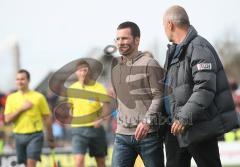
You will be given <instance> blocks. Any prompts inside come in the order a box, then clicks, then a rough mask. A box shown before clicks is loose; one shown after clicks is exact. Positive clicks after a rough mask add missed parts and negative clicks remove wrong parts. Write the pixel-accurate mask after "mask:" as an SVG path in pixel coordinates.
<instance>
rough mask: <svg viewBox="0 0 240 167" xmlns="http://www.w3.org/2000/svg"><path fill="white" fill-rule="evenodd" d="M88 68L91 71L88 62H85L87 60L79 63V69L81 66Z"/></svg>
mask: <svg viewBox="0 0 240 167" xmlns="http://www.w3.org/2000/svg"><path fill="white" fill-rule="evenodd" d="M83 65H84V66H86V67H88V68H89V70H90V65H89V63H88V62H87V61H85V60H80V61H79V62H77V68H78V67H79V66H83Z"/></svg>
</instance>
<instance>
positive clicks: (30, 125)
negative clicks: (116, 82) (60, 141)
mask: <svg viewBox="0 0 240 167" xmlns="http://www.w3.org/2000/svg"><path fill="white" fill-rule="evenodd" d="M26 100H27V101H30V102H31V103H32V104H33V106H32V108H31V109H29V110H27V111H24V112H22V113H21V114H20V115H19V117H18V118H17V119H16V120H15V121H14V122H13V132H14V133H19V134H26V133H34V132H38V131H42V130H43V120H42V119H43V117H42V116H43V115H49V114H50V110H49V107H48V103H47V101H46V99H45V97H44V96H43V95H42V94H41V93H39V92H36V91H32V90H30V91H28V92H26V93H24V94H23V93H21V92H20V91H17V92H15V93H12V94H10V95H9V96H8V97H7V101H6V106H5V112H4V114H5V115H7V114H10V113H14V112H16V110H18V109H20V108H21V107H22V105H23V104H24V102H25V101H26Z"/></svg>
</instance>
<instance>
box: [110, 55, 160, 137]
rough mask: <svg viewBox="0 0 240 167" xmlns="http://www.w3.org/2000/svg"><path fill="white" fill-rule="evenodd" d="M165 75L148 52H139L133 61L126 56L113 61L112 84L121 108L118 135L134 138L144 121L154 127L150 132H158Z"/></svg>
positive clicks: (119, 108)
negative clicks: (139, 125)
mask: <svg viewBox="0 0 240 167" xmlns="http://www.w3.org/2000/svg"><path fill="white" fill-rule="evenodd" d="M163 74H164V72H163V69H162V68H161V67H160V65H159V64H158V62H157V61H156V60H154V59H153V58H152V56H151V55H149V54H148V53H146V52H145V53H142V52H139V53H138V55H136V56H135V57H134V58H133V59H132V60H129V61H128V60H127V59H126V58H124V57H123V56H122V57H119V58H116V59H114V60H113V63H112V74H111V75H112V85H113V88H114V90H115V93H116V96H117V105H118V114H117V130H116V133H118V134H124V135H133V134H134V133H135V130H136V127H137V125H138V124H139V123H140V122H141V121H143V122H145V123H148V124H150V125H151V126H150V127H151V128H150V132H153V131H156V130H157V128H156V127H157V118H158V117H159V115H160V112H161V108H162V95H163V84H162V79H163ZM154 125H155V126H154Z"/></svg>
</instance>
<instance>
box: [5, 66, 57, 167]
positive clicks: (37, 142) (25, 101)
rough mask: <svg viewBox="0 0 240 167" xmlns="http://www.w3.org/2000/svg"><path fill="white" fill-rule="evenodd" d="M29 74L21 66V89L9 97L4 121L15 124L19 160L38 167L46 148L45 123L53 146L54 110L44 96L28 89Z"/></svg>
mask: <svg viewBox="0 0 240 167" xmlns="http://www.w3.org/2000/svg"><path fill="white" fill-rule="evenodd" d="M29 81H30V74H29V72H28V71H27V70H24V69H21V70H19V71H18V73H17V77H16V85H17V88H18V91H17V92H15V93H12V94H10V95H9V96H8V97H7V101H6V107H5V113H4V115H5V122H6V123H11V122H12V123H13V132H14V138H15V142H16V152H17V159H18V163H19V164H22V163H24V164H25V165H26V167H35V166H36V163H37V161H40V160H41V159H40V156H41V149H42V147H43V140H44V136H43V125H45V126H46V129H47V137H48V144H49V147H51V148H54V138H53V134H52V121H51V112H50V110H49V107H48V104H47V101H46V99H45V97H44V96H43V95H42V94H40V93H39V92H36V91H33V90H29Z"/></svg>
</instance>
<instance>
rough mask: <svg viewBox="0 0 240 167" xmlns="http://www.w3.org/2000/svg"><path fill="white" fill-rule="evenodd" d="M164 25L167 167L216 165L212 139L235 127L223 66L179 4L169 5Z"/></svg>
mask: <svg viewBox="0 0 240 167" xmlns="http://www.w3.org/2000/svg"><path fill="white" fill-rule="evenodd" d="M163 25H164V29H165V33H166V36H167V37H168V39H169V41H170V42H171V43H172V44H171V45H168V51H167V57H166V63H165V66H164V68H165V69H166V74H165V78H164V82H165V91H164V95H165V98H164V110H165V112H166V113H167V114H168V115H169V120H170V124H169V125H168V130H167V133H166V137H165V144H166V154H167V167H170V166H172V167H178V166H181V167H188V166H190V162H191V161H190V160H191V158H192V157H193V158H194V160H195V162H196V163H197V165H198V167H219V166H221V161H220V156H219V149H218V143H217V136H219V135H222V134H223V133H226V132H228V131H230V130H231V129H233V128H235V127H236V126H237V117H236V113H235V111H234V104H233V100H232V96H231V92H230V90H229V86H228V82H227V78H226V75H225V72H224V69H223V66H222V63H221V61H220V59H219V57H218V55H217V53H216V51H215V49H214V48H213V47H212V45H211V44H210V43H209V42H208V41H207V40H206V39H204V38H203V37H201V36H199V35H198V34H197V31H196V30H195V29H194V27H193V26H191V25H190V22H189V18H188V15H187V13H186V11H185V10H184V8H182V7H180V6H172V7H170V8H169V9H168V10H167V11H166V12H165V14H164V18H163Z"/></svg>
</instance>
